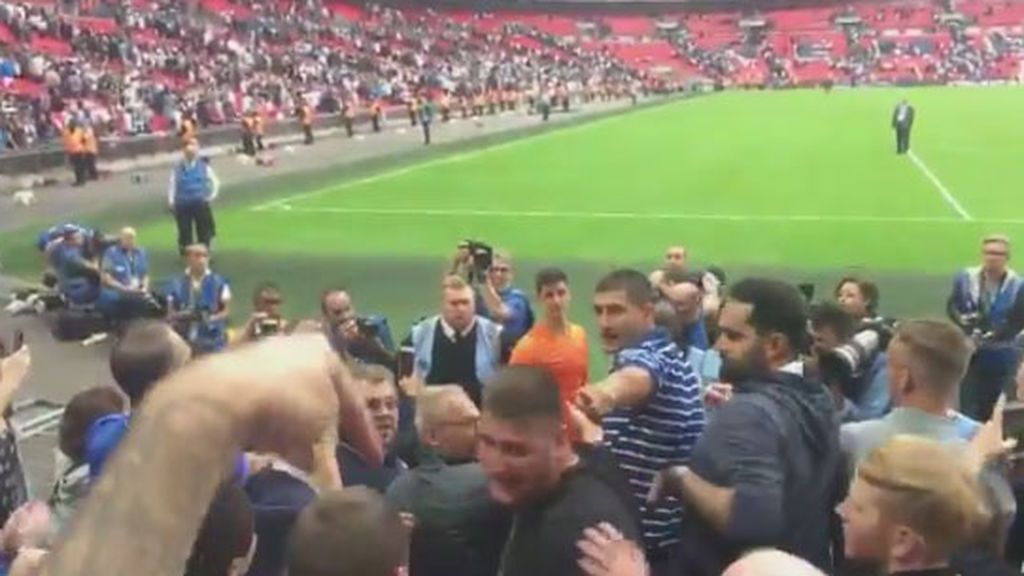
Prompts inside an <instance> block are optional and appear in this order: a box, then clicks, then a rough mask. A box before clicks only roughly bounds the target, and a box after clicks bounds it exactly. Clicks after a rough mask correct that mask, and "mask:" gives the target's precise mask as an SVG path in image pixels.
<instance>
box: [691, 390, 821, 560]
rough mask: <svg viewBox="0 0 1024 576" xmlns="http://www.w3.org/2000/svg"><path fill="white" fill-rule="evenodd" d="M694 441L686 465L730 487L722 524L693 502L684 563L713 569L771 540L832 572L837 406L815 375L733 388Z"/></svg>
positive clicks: (709, 478) (775, 544) (768, 545)
mask: <svg viewBox="0 0 1024 576" xmlns="http://www.w3.org/2000/svg"><path fill="white" fill-rule="evenodd" d="M734 392H735V395H734V397H733V398H732V399H731V400H729V401H728V402H726V403H725V404H724V405H722V406H721V407H719V408H718V409H717V410H716V411H715V412H714V413H713V414H712V416H711V418H710V420H709V421H708V424H707V428H706V429H705V430H704V434H703V435H702V436H701V438H700V440H699V441H698V442H697V445H696V447H695V448H694V451H693V455H692V457H691V460H690V468H691V469H692V470H693V471H694V472H695V473H696V474H697V475H698V476H700V477H701V478H703V479H704V480H706V481H708V482H710V483H712V484H714V485H716V486H721V487H725V488H732V489H734V490H735V496H734V498H733V503H732V514H731V517H730V518H729V521H728V524H727V526H726V527H725V530H724V531H722V532H718V531H716V530H714V529H713V528H712V527H711V526H710V525H709V524H708V523H707V522H705V521H704V520H703V519H702V518H700V517H699V516H697V514H696V513H695V512H693V511H692V510H690V511H689V512H688V514H687V517H686V520H685V522H684V527H683V544H682V546H683V547H682V551H681V553H682V556H681V558H682V564H683V565H682V570H681V573H684V574H688V575H697V576H701V575H712V574H714V575H716V576H717V575H718V574H721V573H722V571H723V570H724V569H725V568H726V567H727V566H728V565H729V563H731V562H732V561H733V560H735V559H737V558H738V557H739V555H740V554H742V553H743V552H744V551H746V550H749V549H752V548H758V547H774V548H779V549H781V550H784V551H786V552H790V553H792V554H795V555H797V556H800V557H801V558H804V559H806V560H808V561H809V562H811V563H813V564H815V565H816V566H818V567H819V568H821V569H822V570H824V571H826V572H828V571H829V570H830V568H831V555H830V546H829V526H830V519H831V517H832V510H833V508H834V506H835V504H836V499H837V496H838V493H839V486H840V478H841V457H840V451H839V416H838V414H837V412H836V408H835V404H834V402H833V400H832V397H831V395H830V394H829V393H828V391H827V390H826V389H825V387H824V386H822V385H821V384H817V383H813V382H809V381H807V380H805V379H803V378H802V377H800V376H795V375H792V374H787V373H774V374H772V375H771V376H770V377H767V378H764V379H762V380H761V381H750V382H745V383H743V384H739V385H737V386H735V388H734Z"/></svg>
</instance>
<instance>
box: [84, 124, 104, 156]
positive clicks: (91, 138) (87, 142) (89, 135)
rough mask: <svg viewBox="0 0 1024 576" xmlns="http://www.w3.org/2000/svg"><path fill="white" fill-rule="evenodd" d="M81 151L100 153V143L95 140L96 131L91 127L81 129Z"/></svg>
mask: <svg viewBox="0 0 1024 576" xmlns="http://www.w3.org/2000/svg"><path fill="white" fill-rule="evenodd" d="M82 151H83V152H85V153H86V154H93V155H96V154H99V153H100V143H99V141H97V140H96V132H94V131H93V129H92V128H86V129H84V130H83V131H82Z"/></svg>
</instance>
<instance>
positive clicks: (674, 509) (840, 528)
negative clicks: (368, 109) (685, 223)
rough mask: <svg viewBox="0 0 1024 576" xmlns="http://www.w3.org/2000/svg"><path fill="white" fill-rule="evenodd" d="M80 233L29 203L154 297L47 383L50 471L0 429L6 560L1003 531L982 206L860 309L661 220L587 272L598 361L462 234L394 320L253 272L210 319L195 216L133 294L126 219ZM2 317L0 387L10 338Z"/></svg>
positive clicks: (1009, 276)
mask: <svg viewBox="0 0 1024 576" xmlns="http://www.w3.org/2000/svg"><path fill="white" fill-rule="evenodd" d="M97 237H98V235H96V234H92V235H91V239H90V240H85V239H84V238H85V234H84V233H83V231H82V230H81V229H80V228H76V229H71V228H69V227H66V226H65V227H60V228H59V229H57V230H52V231H47V232H45V233H44V234H43V236H42V237H41V239H40V242H41V243H43V244H44V249H45V250H46V251H47V252H53V251H55V250H60V251H61V252H62V253H64V256H63V257H62V258H64V260H60V259H58V260H57V261H56V262H55V264H56V265H57V267H58V269H57V270H56V272H57V281H58V284H57V286H58V289H60V290H64V289H65V288H67V286H68V280H69V275H68V270H65V269H62V268H61V266H62V265H63V264H62V263H63V262H65V261H69V260H70V259H73V258H78V260H77V266H78V267H82V266H90V265H91V266H94V267H95V271H96V272H97V273H98V275H99V277H100V278H101V279H102V282H103V285H102V288H101V289H102V290H106V291H111V292H125V293H131V294H133V295H142V294H148V295H153V296H156V297H154V298H152V300H154V301H159V300H161V299H162V296H164V295H166V296H169V298H170V300H172V302H170V303H169V308H168V309H167V310H163V311H160V313H159V314H155V315H152V316H153V317H151V318H148V319H132V318H136V317H135V316H132V317H126V318H122V320H123V322H119V323H118V324H117V325H116V326H115V327H114V331H115V332H114V335H113V339H114V341H113V345H112V347H111V352H110V358H109V362H110V369H111V374H112V376H113V380H114V382H115V383H116V388H115V387H110V386H101V387H96V388H89V389H86V390H83V391H81V392H79V393H78V394H76V395H75V396H74V397H73V398H72V400H71V401H70V402H69V403H68V405H67V407H66V409H65V411H64V414H63V419H62V421H61V424H60V430H59V443H58V448H59V451H60V453H61V457H62V463H61V464H60V466H59V467H58V470H57V477H56V478H55V480H54V483H53V488H52V490H50V491H49V496H48V497H46V498H42V499H39V498H40V497H41V496H42V494H34V495H33V496H35V497H36V498H37V499H34V500H31V501H29V500H28V497H29V495H28V494H27V490H26V488H25V482H24V477H23V473H22V470H21V465H20V459H19V456H18V451H17V437H16V434H15V432H14V430H13V429H12V428H11V427H10V425H9V424H7V425H5V427H3V428H2V429H0V447H2V448H3V449H2V450H0V480H2V481H0V509H2V513H3V514H2V516H3V518H4V519H5V525H4V528H3V532H2V538H0V542H2V544H3V547H2V548H3V549H2V554H3V556H2V557H0V558H2V559H3V561H4V562H6V563H7V565H8V566H9V567H10V569H11V573H16V574H38V573H39V570H40V569H41V568H42V567H43V566H44V565H45V569H46V570H47V573H50V574H60V575H65V574H72V573H81V574H87V573H89V574H91V573H95V572H96V571H97V570H101V569H102V570H103V571H105V572H108V573H115V574H127V573H133V574H135V573H159V574H182V573H184V574H189V575H197V576H198V575H213V574H232V575H234V574H239V575H240V574H251V575H257V576H264V575H265V576H279V575H282V574H285V573H287V574H291V575H299V576H302V575H307V574H308V575H310V576H320V575H323V576H327V575H335V576H336V575H339V574H358V575H361V576H368V575H369V576H373V575H377V574H379V575H381V576H385V575H395V574H401V573H405V572H406V571H407V572H409V573H411V574H421V575H450V574H467V575H494V574H506V575H526V574H530V575H538V574H542V575H547V574H550V575H555V574H558V575H562V574H588V575H591V576H634V575H635V576H640V575H646V574H686V575H691V574H693V575H717V574H723V573H725V574H740V573H743V574H764V575H768V574H781V573H785V574H807V575H810V574H822V573H828V574H843V575H845V574H864V573H872V574H949V575H952V574H961V575H964V576H974V575H976V574H977V575H982V574H985V575H988V574H1013V573H1019V569H1020V566H1021V562H1022V560H1024V557H1022V553H1024V550H1022V548H1024V546H1022V545H1024V541H1022V540H1021V535H1020V534H1021V533H1020V528H1019V522H1017V520H1016V516H1017V507H1016V497H1015V494H1016V493H1017V489H1018V488H1019V483H1018V482H1019V476H1018V475H1017V474H1016V470H1015V467H1014V463H1015V462H1016V457H1015V454H1016V452H1012V451H1011V450H1013V447H1012V442H1010V443H1008V442H1007V439H1010V440H1012V439H1015V438H1016V437H1017V435H1019V434H1020V432H1021V431H1020V429H1019V425H1015V424H1011V423H1010V422H1011V421H1016V420H1019V419H1016V418H1011V417H1010V414H1011V413H1016V411H1017V408H1012V409H1011V408H1007V406H1006V400H1005V395H1006V394H1009V395H1011V396H1013V395H1015V394H1017V393H1019V392H1018V391H1020V392H1024V377H1022V376H1024V370H1021V371H1020V372H1018V366H1019V365H1020V360H1019V359H1020V346H1021V342H1020V339H1019V338H1018V336H1019V335H1020V333H1021V331H1022V330H1024V290H1022V284H1024V283H1022V281H1021V279H1020V278H1019V277H1018V276H1017V274H1016V273H1015V272H1014V271H1013V270H1011V269H1010V268H1009V267H1008V261H1009V256H1010V244H1009V241H1008V240H1007V239H1006V238H1004V237H1002V236H990V237H986V238H985V239H984V240H983V242H982V245H981V249H982V263H981V265H980V266H977V267H969V268H965V269H964V270H963V271H962V272H961V273H959V274H958V275H957V277H956V280H955V282H954V285H953V289H952V291H951V295H950V298H949V303H948V310H947V311H946V312H947V313H948V316H949V320H920V319H903V320H898V321H897V320H893V319H889V318H886V317H884V316H883V315H882V306H881V304H882V302H881V299H880V297H881V295H880V292H879V290H878V287H877V286H876V285H875V284H874V283H872V282H870V281H868V280H866V279H863V278H858V277H845V278H842V279H841V280H840V281H839V282H838V283H837V285H836V287H835V290H834V292H832V293H830V294H828V295H827V296H826V297H825V298H824V299H818V300H814V299H813V295H812V291H811V289H810V288H809V287H807V286H800V287H798V286H794V285H791V284H788V283H786V282H783V281H779V280H768V279H762V278H747V279H742V280H739V281H735V282H732V283H727V278H726V274H725V272H724V271H722V270H721V269H719V268H717V267H713V266H712V267H708V268H706V269H697V268H695V267H694V266H693V265H692V264H691V263H690V260H689V255H688V253H687V251H686V249H685V248H684V247H682V246H674V247H670V248H669V249H668V250H667V251H666V253H665V259H664V263H663V264H662V265H661V266H659V267H658V268H657V269H656V270H654V271H653V272H652V273H650V274H645V273H642V272H639V271H636V270H631V269H619V270H615V271H612V272H609V273H608V274H606V275H605V276H604V277H603V278H602V279H601V280H600V281H599V282H598V283H597V284H596V286H595V287H594V289H593V291H592V294H587V297H588V298H590V299H591V300H592V303H593V307H592V308H593V313H594V315H595V320H596V326H597V328H598V332H599V333H598V334H597V336H598V337H599V340H598V341H599V342H600V345H601V348H602V350H603V351H604V352H605V353H607V354H608V355H609V357H610V359H611V362H610V369H609V372H608V373H607V374H595V373H594V370H593V368H592V366H591V363H590V355H589V353H588V340H587V335H586V333H585V330H584V329H583V328H582V327H581V326H580V325H579V324H578V323H577V322H578V321H579V320H580V319H579V318H571V317H570V312H569V310H570V308H569V305H570V302H571V300H572V298H573V296H574V295H576V296H577V297H580V295H582V294H586V293H587V292H590V291H588V290H586V289H585V288H583V287H580V286H578V285H575V284H572V283H571V280H570V278H569V277H568V275H567V274H566V273H565V272H564V271H562V270H561V269H559V268H555V267H549V268H544V269H542V270H540V271H539V272H538V273H537V275H536V277H535V279H534V282H533V285H532V287H531V289H529V290H523V289H520V288H518V287H517V286H516V282H515V280H516V277H515V270H514V263H513V260H512V258H511V256H510V255H509V254H508V253H505V252H502V251H500V250H499V251H495V250H493V249H491V248H490V247H489V246H487V245H485V244H483V243H480V242H466V243H463V244H461V245H460V246H459V247H458V249H457V250H456V252H455V254H454V256H453V257H452V258H451V260H450V262H449V267H448V268H447V269H446V270H445V271H444V274H443V277H442V278H441V280H440V282H439V284H438V287H439V307H438V310H437V312H436V313H434V314H428V315H427V316H426V317H424V319H423V320H422V321H420V322H418V323H417V324H416V325H415V326H414V327H412V328H411V330H409V331H408V333H407V334H405V335H404V338H400V339H397V340H398V341H397V342H396V339H395V338H393V335H392V326H390V325H389V323H388V321H387V319H386V318H385V317H384V316H380V315H373V314H368V313H366V311H360V310H359V309H358V308H357V305H356V302H355V299H354V296H355V295H353V294H350V293H349V292H347V291H346V290H344V289H342V288H332V289H328V290H325V291H324V292H323V294H322V297H321V301H320V303H319V304H320V306H319V307H320V316H319V317H318V318H307V319H288V318H285V317H284V316H283V314H282V313H281V304H282V300H283V297H284V295H283V294H282V293H281V291H280V290H279V289H278V288H277V287H276V286H275V285H273V284H270V283H265V284H262V285H260V286H259V287H258V288H257V289H256V291H255V292H254V294H253V300H252V313H251V316H250V317H249V319H248V320H247V321H246V322H245V324H244V327H242V328H240V329H238V330H234V331H233V330H230V329H229V328H228V325H227V317H228V315H229V312H230V310H231V308H235V309H236V310H237V309H238V307H239V305H238V304H236V303H234V298H233V296H232V294H231V291H230V287H229V283H228V281H227V279H226V278H223V277H222V276H220V275H218V274H216V273H215V272H214V271H212V270H211V267H210V262H209V259H208V252H207V249H206V247H205V246H202V245H196V246H192V247H189V248H188V249H187V250H186V259H187V264H188V270H187V271H186V272H185V273H184V274H183V275H181V276H180V277H177V278H175V279H174V281H173V282H172V283H171V284H170V286H172V287H175V288H173V289H172V290H171V292H170V293H161V292H160V290H159V289H157V288H153V286H154V285H156V284H157V283H156V282H153V283H152V285H151V282H150V272H149V270H148V267H147V266H145V253H144V250H143V249H141V248H140V247H139V246H138V244H137V240H136V238H135V236H134V233H133V232H132V231H131V230H125V231H124V232H123V233H122V235H121V237H120V238H119V240H118V241H117V243H115V244H113V245H110V246H107V247H106V248H105V249H103V250H102V251H103V256H102V257H101V258H98V259H93V258H92V257H91V256H89V254H88V253H87V252H88V251H95V250H99V249H101V248H102V247H100V246H99V244H100V243H99V242H97V241H96V238H97ZM137 264H141V265H137ZM190 287H191V288H190ZM175 300H180V301H178V302H174V301H175ZM139 315H141V316H146V315H149V314H147V313H145V312H143V313H140V314H139ZM402 332H405V331H402ZM19 346H20V343H15V346H14V347H15V351H14V352H13V353H12V354H11V355H9V356H7V357H6V358H3V359H2V360H0V405H3V406H9V405H10V400H11V398H12V397H13V396H14V394H15V393H16V391H17V390H18V388H19V387H20V386H21V385H22V382H23V381H24V379H25V377H26V375H27V374H28V372H29V371H30V369H31V362H32V352H31V350H30V348H31V346H30V345H29V346H22V347H20V348H19ZM1015 374H1016V375H1017V378H1016V379H1015V378H1014V376H1015ZM129 537H130V538H131V542H132V543H133V545H132V546H125V547H115V548H114V549H110V548H109V547H104V546H103V543H104V542H108V541H110V540H111V539H114V540H117V539H119V538H126V539H127V538H129ZM190 550H191V552H190ZM186 559H187V560H186ZM1011 566H1012V568H1011ZM865 570H867V571H866V572H865Z"/></svg>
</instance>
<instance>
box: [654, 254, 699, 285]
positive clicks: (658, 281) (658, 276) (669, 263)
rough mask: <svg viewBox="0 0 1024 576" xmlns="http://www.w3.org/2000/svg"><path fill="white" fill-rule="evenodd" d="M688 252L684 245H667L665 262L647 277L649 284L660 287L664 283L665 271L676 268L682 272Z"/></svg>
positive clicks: (687, 259) (684, 268) (687, 258)
mask: <svg viewBox="0 0 1024 576" xmlns="http://www.w3.org/2000/svg"><path fill="white" fill-rule="evenodd" d="M689 258H690V257H689V254H688V253H687V252H686V247H685V246H669V247H668V249H667V250H665V262H664V263H663V264H662V266H661V268H658V269H657V270H655V271H654V272H651V275H650V276H649V277H648V278H649V279H650V281H651V285H652V286H654V287H656V288H660V287H661V286H663V285H664V284H665V281H666V279H665V273H666V272H668V271H670V270H678V271H680V272H683V271H685V270H686V265H687V263H688V261H689Z"/></svg>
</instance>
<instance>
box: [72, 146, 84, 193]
mask: <svg viewBox="0 0 1024 576" xmlns="http://www.w3.org/2000/svg"><path fill="white" fill-rule="evenodd" d="M68 159H69V160H71V170H73V171H74V173H75V186H82V185H83V184H85V179H86V169H85V154H68Z"/></svg>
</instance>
